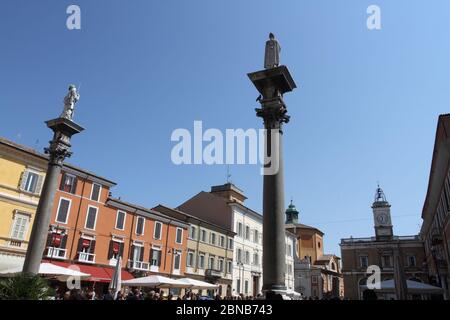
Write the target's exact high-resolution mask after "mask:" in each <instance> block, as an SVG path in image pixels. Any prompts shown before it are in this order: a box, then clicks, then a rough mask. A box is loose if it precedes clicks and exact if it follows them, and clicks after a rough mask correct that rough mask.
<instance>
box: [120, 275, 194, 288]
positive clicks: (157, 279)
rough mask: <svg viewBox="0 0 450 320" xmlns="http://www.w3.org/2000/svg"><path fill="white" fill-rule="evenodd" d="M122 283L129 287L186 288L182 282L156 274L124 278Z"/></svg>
mask: <svg viewBox="0 0 450 320" xmlns="http://www.w3.org/2000/svg"><path fill="white" fill-rule="evenodd" d="M122 284H123V285H125V286H129V287H153V288H186V283H184V282H180V281H178V280H175V279H171V278H167V277H163V276H157V275H152V276H148V277H142V278H134V279H130V280H125V281H122ZM188 287H189V286H188Z"/></svg>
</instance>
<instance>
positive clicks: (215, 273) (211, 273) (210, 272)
mask: <svg viewBox="0 0 450 320" xmlns="http://www.w3.org/2000/svg"><path fill="white" fill-rule="evenodd" d="M205 277H211V278H221V277H222V271H220V270H217V269H206V270H205Z"/></svg>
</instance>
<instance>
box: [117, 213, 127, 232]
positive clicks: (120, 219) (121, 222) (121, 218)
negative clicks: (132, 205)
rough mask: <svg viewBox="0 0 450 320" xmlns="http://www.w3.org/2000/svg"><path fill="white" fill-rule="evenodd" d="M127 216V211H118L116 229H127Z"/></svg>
mask: <svg viewBox="0 0 450 320" xmlns="http://www.w3.org/2000/svg"><path fill="white" fill-rule="evenodd" d="M125 217H126V213H125V212H123V211H117V216H116V229H119V230H124V229H125Z"/></svg>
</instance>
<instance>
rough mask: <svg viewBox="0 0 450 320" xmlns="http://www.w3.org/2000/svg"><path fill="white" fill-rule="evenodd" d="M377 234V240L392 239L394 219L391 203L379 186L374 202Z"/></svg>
mask: <svg viewBox="0 0 450 320" xmlns="http://www.w3.org/2000/svg"><path fill="white" fill-rule="evenodd" d="M372 209H373V220H374V225H375V236H376V238H377V240H391V239H392V236H393V232H392V220H391V205H390V204H389V202H387V200H386V196H385V195H384V192H383V190H382V189H381V188H380V186H378V188H377V192H376V193H375V201H374V202H373V204H372Z"/></svg>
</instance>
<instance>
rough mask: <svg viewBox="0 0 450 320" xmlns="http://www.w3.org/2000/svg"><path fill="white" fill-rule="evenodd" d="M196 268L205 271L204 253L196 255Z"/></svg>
mask: <svg viewBox="0 0 450 320" xmlns="http://www.w3.org/2000/svg"><path fill="white" fill-rule="evenodd" d="M198 267H199V268H200V269H205V254H204V253H200V254H199V255H198Z"/></svg>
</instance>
